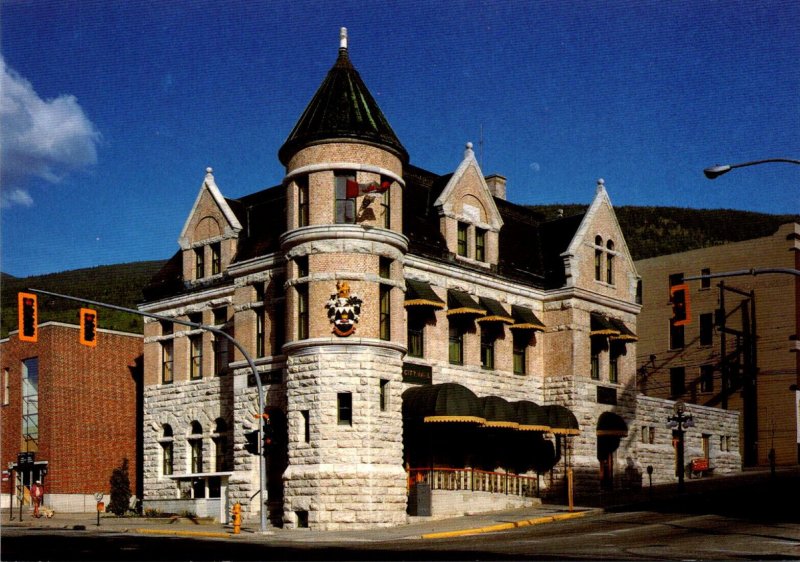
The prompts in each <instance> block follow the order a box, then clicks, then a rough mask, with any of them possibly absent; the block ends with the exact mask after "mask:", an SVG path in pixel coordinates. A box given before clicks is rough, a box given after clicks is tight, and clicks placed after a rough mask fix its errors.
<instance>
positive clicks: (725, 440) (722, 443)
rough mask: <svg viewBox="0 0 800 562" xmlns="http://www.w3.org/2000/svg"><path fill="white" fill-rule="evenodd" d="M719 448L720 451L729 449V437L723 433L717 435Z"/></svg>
mask: <svg viewBox="0 0 800 562" xmlns="http://www.w3.org/2000/svg"><path fill="white" fill-rule="evenodd" d="M719 450H720V451H722V452H728V451H730V450H731V438H730V437H726V436H725V435H720V436H719Z"/></svg>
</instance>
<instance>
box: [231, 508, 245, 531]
mask: <svg viewBox="0 0 800 562" xmlns="http://www.w3.org/2000/svg"><path fill="white" fill-rule="evenodd" d="M231 513H233V534H234V535H238V534H239V532H240V531H241V530H242V505H241V504H240V503H239V502H236V503H235V504H233V507H232V508H231Z"/></svg>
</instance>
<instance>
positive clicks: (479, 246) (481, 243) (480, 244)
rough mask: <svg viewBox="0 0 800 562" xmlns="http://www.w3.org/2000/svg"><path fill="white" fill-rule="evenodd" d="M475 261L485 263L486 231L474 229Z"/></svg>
mask: <svg viewBox="0 0 800 562" xmlns="http://www.w3.org/2000/svg"><path fill="white" fill-rule="evenodd" d="M475 259H476V260H478V261H484V262H485V261H486V231H485V230H484V229H482V228H476V229H475Z"/></svg>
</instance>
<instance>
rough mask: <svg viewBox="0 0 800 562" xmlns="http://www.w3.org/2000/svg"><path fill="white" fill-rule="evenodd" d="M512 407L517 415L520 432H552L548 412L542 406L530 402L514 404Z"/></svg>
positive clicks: (523, 401)
mask: <svg viewBox="0 0 800 562" xmlns="http://www.w3.org/2000/svg"><path fill="white" fill-rule="evenodd" d="M511 406H512V407H513V408H514V410H515V411H516V413H517V421H519V427H518V428H517V429H519V430H520V431H550V425H549V421H548V419H547V412H546V411H545V409H544V408H543V407H542V406H539V405H538V404H536V403H535V402H531V401H529V400H520V401H519V402H512V403H511Z"/></svg>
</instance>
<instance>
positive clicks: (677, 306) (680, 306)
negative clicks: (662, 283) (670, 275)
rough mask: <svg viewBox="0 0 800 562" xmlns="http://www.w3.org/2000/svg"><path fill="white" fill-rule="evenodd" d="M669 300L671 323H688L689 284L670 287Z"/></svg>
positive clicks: (689, 315) (689, 316)
mask: <svg viewBox="0 0 800 562" xmlns="http://www.w3.org/2000/svg"><path fill="white" fill-rule="evenodd" d="M669 300H670V303H671V304H672V325H673V326H684V325H686V324H688V323H689V322H690V321H691V319H692V317H691V314H690V311H689V286H688V285H686V284H685V283H683V284H681V285H673V286H672V287H670V288H669Z"/></svg>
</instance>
